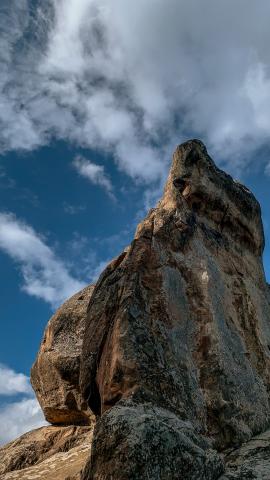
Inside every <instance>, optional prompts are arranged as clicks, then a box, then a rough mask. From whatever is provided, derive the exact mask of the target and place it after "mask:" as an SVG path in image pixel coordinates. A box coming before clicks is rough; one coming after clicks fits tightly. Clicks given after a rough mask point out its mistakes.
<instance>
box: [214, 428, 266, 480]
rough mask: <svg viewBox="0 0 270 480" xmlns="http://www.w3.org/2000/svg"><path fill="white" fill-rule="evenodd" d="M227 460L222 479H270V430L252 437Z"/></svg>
mask: <svg viewBox="0 0 270 480" xmlns="http://www.w3.org/2000/svg"><path fill="white" fill-rule="evenodd" d="M225 460H226V472H225V474H224V475H222V477H220V480H269V478H270V430H267V431H266V432H265V433H262V434H260V435H258V436H256V437H254V438H252V439H251V440H250V441H249V442H247V443H246V444H244V445H242V447H241V448H239V449H237V450H234V451H233V452H231V453H230V454H229V455H227V457H226V458H225Z"/></svg>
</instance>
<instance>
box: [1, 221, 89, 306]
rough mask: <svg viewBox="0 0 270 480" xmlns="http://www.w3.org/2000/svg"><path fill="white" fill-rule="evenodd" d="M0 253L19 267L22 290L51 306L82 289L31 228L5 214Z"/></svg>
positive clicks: (80, 284)
mask: <svg viewBox="0 0 270 480" xmlns="http://www.w3.org/2000/svg"><path fill="white" fill-rule="evenodd" d="M0 250H2V251H3V252H5V253H6V254H7V255H9V256H10V257H11V258H12V259H13V260H14V261H15V262H16V263H17V264H18V265H19V266H20V269H21V272H22V276H23V280H24V283H23V286H22V288H23V290H24V291H25V292H26V293H28V294H29V295H33V296H35V297H37V298H41V299H43V300H45V301H46V302H49V303H50V304H51V305H52V306H56V305H59V304H60V303H61V302H63V301H64V300H65V299H66V298H68V297H70V296H71V295H72V294H73V293H75V292H77V291H79V290H80V289H81V288H83V287H84V285H85V283H84V282H81V281H79V280H77V279H75V278H73V276H72V275H71V274H70V272H69V271H68V269H67V268H66V266H65V265H64V263H63V262H62V261H61V260H60V259H59V258H58V257H57V256H56V255H55V253H54V252H53V250H52V249H51V248H50V247H49V246H48V245H46V243H45V241H44V239H43V238H41V236H40V235H38V234H37V233H36V232H35V230H34V229H33V228H32V227H31V226H29V225H27V224H26V223H24V222H22V221H20V220H18V219H17V218H16V217H15V216H13V215H11V214H8V213H0Z"/></svg>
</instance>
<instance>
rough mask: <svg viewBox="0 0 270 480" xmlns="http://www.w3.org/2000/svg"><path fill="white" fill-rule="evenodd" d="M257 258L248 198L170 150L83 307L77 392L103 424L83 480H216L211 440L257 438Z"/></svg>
mask: <svg viewBox="0 0 270 480" xmlns="http://www.w3.org/2000/svg"><path fill="white" fill-rule="evenodd" d="M263 247H264V236H263V229H262V222H261V213H260V206H259V204H258V202H257V201H256V199H255V198H254V196H253V195H252V193H251V192H250V191H249V190H248V189H246V188H245V187H244V186H242V185H241V184H239V183H237V182H235V181H234V180H233V179H232V178H231V177H230V176H229V175H227V174H225V173H224V172H222V171H221V170H219V169H218V168H217V167H216V166H215V164H214V163H213V161H212V160H211V158H210V157H209V156H208V154H207V151H206V148H205V147H204V145H203V144H202V143H201V142H199V141H197V140H194V141H189V142H186V143H185V144H183V145H181V146H179V147H178V148H177V150H176V152H175V154H174V157H173V165H172V168H171V171H170V174H169V178H168V181H167V184H166V187H165V191H164V196H163V198H162V200H161V201H160V202H159V204H158V205H157V207H156V208H155V209H152V210H151V211H150V212H149V214H148V215H147V217H146V219H145V220H144V221H143V222H142V223H141V224H140V225H139V226H138V228H137V232H136V235H135V239H134V241H133V242H132V244H131V245H130V247H129V248H127V249H126V250H125V251H124V252H123V253H122V254H121V255H120V256H119V257H118V258H117V259H116V260H114V261H113V262H112V263H111V264H110V265H109V266H108V267H107V268H106V270H105V271H104V272H103V274H102V275H101V276H100V278H99V281H98V283H97V285H96V287H95V290H94V292H93V295H92V297H91V300H90V304H89V309H88V316H87V322H86V330H85V335H84V344H83V354H82V362H81V389H82V392H83V395H84V399H85V401H86V402H87V403H88V405H89V407H90V408H91V409H92V410H93V412H94V413H96V414H97V415H100V414H101V415H102V416H101V418H100V420H99V421H98V423H97V426H96V430H95V434H94V446H93V455H92V458H91V459H90V461H89V463H88V465H87V467H86V469H85V472H84V475H83V479H84V480H86V479H96V480H101V479H107V478H110V479H113V480H114V479H115V480H116V479H119V478H120V479H122V480H124V479H128V478H134V479H137V478H138V479H139V478H147V479H148V480H157V479H174V478H185V480H190V479H194V480H195V479H196V480H197V479H216V478H218V477H219V475H220V474H221V471H220V469H221V460H220V458H219V457H218V456H217V455H216V454H213V452H212V450H211V449H210V446H211V442H212V446H214V447H215V448H217V449H218V450H222V449H225V448H227V447H232V446H234V445H236V446H237V445H239V444H241V443H242V442H244V441H247V440H249V439H250V438H251V437H252V436H253V435H254V434H256V433H259V432H262V431H264V430H265V429H266V428H267V426H268V425H269V421H270V407H269V387H270V368H269V367H270V352H269V346H270V296H269V288H268V286H267V284H266V282H265V276H264V271H263V266H262V251H263ZM126 402H128V403H126ZM129 402H132V405H133V406H132V407H130V408H131V410H129V407H128V406H127V405H129ZM108 410H109V411H108ZM107 411H108V412H107ZM151 412H152V413H151ZM153 412H155V413H153ZM157 412H162V413H157ZM172 418H174V420H172ZM187 425H191V426H192V427H191V429H189V427H187ZM207 437H208V438H209V439H210V441H207V440H206V438H207ZM165 438H167V439H168V443H166V441H165ZM99 445H100V446H99ZM168 445H172V448H173V452H174V454H171V453H170V451H171V450H170V448H169V446H168ZM144 452H145V455H144ZM140 455H142V458H144V460H146V458H148V459H149V463H148V466H146V467H143V466H142V464H141V462H140V460H139V457H140ZM164 455H165V456H166V455H168V461H167V460H166V459H164V457H163V456H164ZM158 465H159V467H158ZM107 467H108V468H107ZM143 468H144V470H141V469H143ZM181 468H182V471H183V472H185V473H183V475H182V474H181V475H182V476H181V475H180V473H179V476H177V471H178V472H181ZM142 471H143V476H140V475H141V472H142ZM108 475H110V477H109V476H108ZM119 475H120V476H119ZM130 475H131V476H130ZM269 478H270V475H269Z"/></svg>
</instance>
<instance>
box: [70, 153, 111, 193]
mask: <svg viewBox="0 0 270 480" xmlns="http://www.w3.org/2000/svg"><path fill="white" fill-rule="evenodd" d="M72 165H73V167H74V168H75V169H76V170H77V172H78V174H79V175H81V176H82V177H84V178H87V180H89V181H90V182H91V183H93V184H94V185H99V186H100V187H102V188H104V190H105V191H106V192H107V194H108V195H109V196H110V197H111V198H112V199H115V197H114V194H113V186H112V183H111V180H110V179H109V177H108V176H107V175H106V173H105V170H104V167H103V165H96V164H95V163H93V162H90V160H87V159H86V158H84V157H82V156H81V155H77V156H76V158H75V159H74V160H73V162H72Z"/></svg>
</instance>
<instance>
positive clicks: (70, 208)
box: [63, 202, 86, 215]
mask: <svg viewBox="0 0 270 480" xmlns="http://www.w3.org/2000/svg"><path fill="white" fill-rule="evenodd" d="M63 209H64V212H65V213H68V214H69V215H77V214H78V213H81V212H84V211H85V210H86V206H85V205H72V204H71V203H68V202H63Z"/></svg>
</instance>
